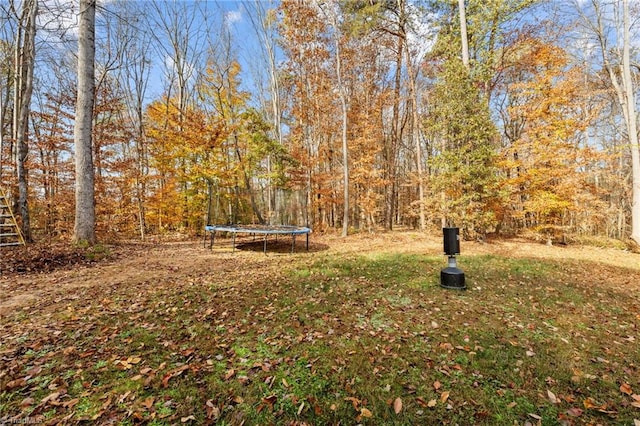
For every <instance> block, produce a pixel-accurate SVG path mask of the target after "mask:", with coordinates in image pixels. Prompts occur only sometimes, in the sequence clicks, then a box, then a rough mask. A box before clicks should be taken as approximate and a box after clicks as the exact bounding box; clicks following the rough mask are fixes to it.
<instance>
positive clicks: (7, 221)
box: [0, 188, 24, 247]
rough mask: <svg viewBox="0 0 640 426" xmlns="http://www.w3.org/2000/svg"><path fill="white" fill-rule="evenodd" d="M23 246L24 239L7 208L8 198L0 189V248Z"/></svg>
mask: <svg viewBox="0 0 640 426" xmlns="http://www.w3.org/2000/svg"><path fill="white" fill-rule="evenodd" d="M23 245H24V238H23V237H22V232H20V228H19V227H18V222H16V217H15V216H14V215H13V212H12V211H11V206H9V197H7V195H6V194H5V192H4V191H3V190H2V188H0V247H7V246H23Z"/></svg>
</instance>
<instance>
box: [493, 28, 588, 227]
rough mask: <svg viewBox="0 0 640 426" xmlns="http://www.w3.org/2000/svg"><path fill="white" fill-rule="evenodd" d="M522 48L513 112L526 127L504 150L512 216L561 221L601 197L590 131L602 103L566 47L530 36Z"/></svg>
mask: <svg viewBox="0 0 640 426" xmlns="http://www.w3.org/2000/svg"><path fill="white" fill-rule="evenodd" d="M516 52H517V53H515V55H518V56H519V58H518V60H519V64H520V67H521V70H520V77H522V78H521V80H520V82H518V83H516V84H514V85H513V87H512V89H513V90H512V95H511V96H512V99H511V104H512V107H511V108H510V109H509V114H510V121H511V122H512V123H519V124H520V126H521V132H520V134H519V135H518V136H519V137H518V138H517V140H515V141H514V142H513V143H512V144H511V145H510V146H508V147H506V149H505V150H504V151H503V154H504V157H503V162H502V166H503V168H504V170H505V171H506V174H507V179H506V180H505V181H504V182H503V184H504V185H503V188H504V189H505V190H506V192H507V193H508V194H510V197H511V199H510V203H509V204H510V207H511V209H512V211H511V215H512V217H514V219H515V220H518V221H521V223H522V224H523V225H524V226H534V227H536V226H537V227H545V226H551V225H561V224H563V223H564V221H565V219H566V217H567V214H568V213H570V212H573V211H577V210H578V209H580V208H584V207H585V205H586V204H587V203H593V202H595V196H594V194H593V190H594V188H593V184H592V182H590V181H589V178H588V174H587V172H588V171H589V169H590V168H591V167H592V166H593V164H594V162H595V161H597V160H598V157H597V156H596V154H595V151H594V150H593V149H591V148H590V147H589V143H588V138H587V135H585V132H586V129H587V128H588V126H589V124H590V123H591V121H592V120H593V118H594V117H595V115H596V113H597V108H596V107H594V106H593V105H592V104H590V102H592V100H590V98H589V97H588V94H589V93H588V90H589V89H588V86H587V87H585V82H584V74H583V73H582V72H581V71H580V69H579V68H578V67H576V66H569V65H568V64H569V61H568V55H567V53H566V52H565V51H564V50H562V49H561V48H559V47H557V46H553V45H550V44H546V43H543V42H541V41H540V40H535V39H528V38H526V39H524V40H522V41H521V43H520V46H519V49H516Z"/></svg>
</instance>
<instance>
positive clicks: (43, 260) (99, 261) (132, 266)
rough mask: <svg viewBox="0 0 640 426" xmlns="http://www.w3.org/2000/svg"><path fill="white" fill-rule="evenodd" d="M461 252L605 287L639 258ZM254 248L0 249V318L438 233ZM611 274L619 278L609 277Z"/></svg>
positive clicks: (432, 239)
mask: <svg viewBox="0 0 640 426" xmlns="http://www.w3.org/2000/svg"><path fill="white" fill-rule="evenodd" d="M461 246H462V255H461V257H460V262H461V263H462V264H464V257H465V256H475V255H499V256H506V257H514V258H515V257H517V258H534V259H550V260H567V259H572V260H574V261H576V262H578V263H579V264H580V263H581V262H582V263H584V268H585V270H586V271H585V272H586V273H587V274H592V275H593V276H594V278H596V279H597V276H598V274H600V273H601V274H603V275H606V277H604V278H606V281H607V282H608V283H609V285H611V286H614V287H618V288H624V289H626V290H627V291H637V290H640V282H638V281H637V280H636V279H635V278H634V276H637V273H638V272H640V254H636V253H631V252H627V251H622V250H617V249H607V248H596V247H588V246H571V245H570V246H547V245H544V244H541V243H535V242H529V241H525V240H497V241H490V242H487V243H478V242H466V241H463V242H462V243H461ZM262 247H263V246H262V242H261V241H258V242H256V243H253V242H248V243H247V244H245V245H244V246H242V247H240V248H239V249H236V250H235V252H232V250H231V246H230V244H229V242H224V241H223V242H222V243H217V244H216V246H215V247H214V249H213V250H209V249H208V248H204V247H203V244H202V241H201V240H200V241H189V242H165V243H158V244H152V243H147V244H145V243H135V244H122V245H114V246H110V247H109V249H108V251H109V252H108V253H106V254H104V253H103V254H99V255H96V254H95V253H90V252H86V251H83V250H80V249H73V248H70V247H68V245H61V244H58V245H51V246H49V245H46V244H37V245H32V246H29V247H26V248H23V247H19V248H4V249H2V250H0V274H1V275H0V317H1V316H3V315H5V314H6V313H7V312H9V311H15V310H18V309H28V308H36V309H37V308H38V307H42V306H46V305H51V304H53V303H54V302H56V301H59V300H60V299H61V298H66V297H69V295H70V294H71V295H72V294H73V292H74V289H78V288H86V287H96V288H97V287H106V288H109V287H119V286H123V285H124V286H127V285H135V284H138V283H142V282H146V283H153V282H161V281H166V280H180V279H189V277H193V276H202V275H207V276H209V277H212V278H213V279H220V280H225V279H231V278H234V277H241V276H242V274H244V273H247V272H250V273H251V274H260V273H264V274H268V272H269V270H273V268H274V267H275V268H277V267H278V265H282V264H284V263H288V262H291V260H292V256H293V258H300V257H302V258H308V259H313V258H314V257H316V256H318V254H319V253H331V254H345V255H346V254H366V253H372V252H396V253H418V254H420V253H423V254H425V255H427V256H437V255H440V254H442V239H441V237H440V236H438V235H427V234H424V233H419V232H410V231H407V232H386V233H378V234H364V233H363V234H357V235H353V236H349V237H347V238H342V237H339V236H336V235H312V236H311V238H310V246H309V251H308V252H307V251H305V247H304V242H303V241H300V240H299V241H298V242H297V246H296V251H295V253H293V254H291V253H289V250H290V247H291V246H290V243H289V242H286V241H280V242H277V243H276V242H269V243H268V251H267V254H266V255H265V254H263V252H262ZM444 264H445V260H444V257H443V265H444ZM598 265H601V266H602V268H601V269H602V271H599V269H600V268H599V267H598ZM612 267H613V269H612ZM617 268H620V274H619V275H617V274H612V273H611V272H612V271H615V270H616V269H617ZM625 271H626V272H625ZM628 272H633V273H632V274H629V273H628ZM613 275H617V276H613Z"/></svg>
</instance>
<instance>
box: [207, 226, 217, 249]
mask: <svg viewBox="0 0 640 426" xmlns="http://www.w3.org/2000/svg"><path fill="white" fill-rule="evenodd" d="M215 239H216V231H213V232H211V242H209V249H210V250H213V243H214V242H215Z"/></svg>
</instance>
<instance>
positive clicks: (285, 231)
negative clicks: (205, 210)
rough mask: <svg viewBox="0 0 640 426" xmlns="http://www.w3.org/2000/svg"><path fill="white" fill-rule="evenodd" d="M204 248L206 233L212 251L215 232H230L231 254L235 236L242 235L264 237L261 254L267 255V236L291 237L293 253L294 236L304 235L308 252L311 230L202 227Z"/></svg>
mask: <svg viewBox="0 0 640 426" xmlns="http://www.w3.org/2000/svg"><path fill="white" fill-rule="evenodd" d="M204 230H205V233H204V247H205V248H206V246H207V233H210V235H211V238H210V240H209V249H213V245H214V243H215V238H216V232H230V233H231V234H232V238H233V242H232V245H233V250H232V251H233V252H235V251H236V234H239V233H243V234H249V235H253V236H254V237H255V236H256V235H257V234H261V235H264V238H263V240H264V246H263V249H262V252H263V253H264V254H267V237H268V236H269V235H276V237H277V236H278V235H290V236H291V253H293V252H294V249H295V246H296V236H297V235H306V248H307V251H309V234H310V233H311V229H310V228H307V227H303V226H293V225H206V226H205V227H204Z"/></svg>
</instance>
